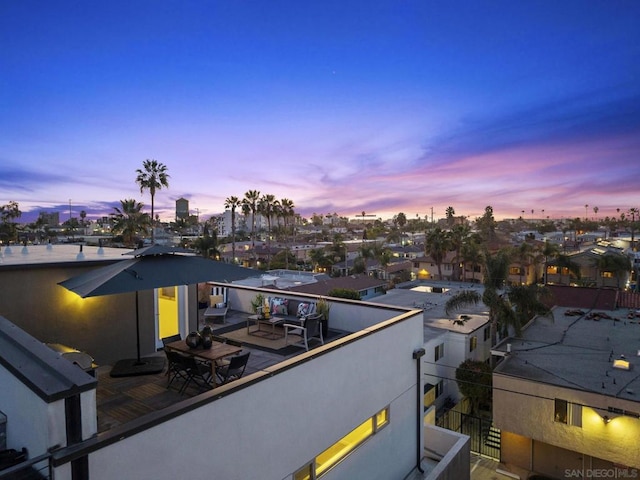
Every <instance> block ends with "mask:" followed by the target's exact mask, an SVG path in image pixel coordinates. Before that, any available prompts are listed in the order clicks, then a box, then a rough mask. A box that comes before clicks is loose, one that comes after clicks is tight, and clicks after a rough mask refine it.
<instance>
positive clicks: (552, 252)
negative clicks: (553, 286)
mask: <svg viewBox="0 0 640 480" xmlns="http://www.w3.org/2000/svg"><path fill="white" fill-rule="evenodd" d="M540 253H541V254H542V256H543V257H544V272H543V276H542V278H543V281H542V283H543V284H544V285H546V284H547V267H548V266H549V259H551V258H557V257H558V255H560V247H559V246H558V244H557V243H553V242H544V247H543V248H542V250H541V251H540Z"/></svg>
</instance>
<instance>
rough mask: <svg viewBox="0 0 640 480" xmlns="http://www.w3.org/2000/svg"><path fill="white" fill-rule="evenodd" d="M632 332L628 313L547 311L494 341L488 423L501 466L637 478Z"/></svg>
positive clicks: (637, 322) (639, 451)
mask: <svg viewBox="0 0 640 480" xmlns="http://www.w3.org/2000/svg"><path fill="white" fill-rule="evenodd" d="M567 288H568V287H567ZM586 293H588V292H586ZM589 297H590V298H591V300H592V305H593V299H594V296H593V294H591V295H589ZM596 298H597V295H596ZM585 300H586V297H585ZM639 329H640V318H638V316H637V315H636V312H635V311H632V310H631V311H630V310H620V309H610V310H600V309H597V307H596V308H595V309H590V308H585V309H580V308H577V307H575V306H574V307H556V308H554V309H553V318H551V317H536V318H534V319H533V320H532V321H531V322H530V323H529V324H528V325H527V326H526V327H525V328H524V329H523V331H522V335H521V336H519V337H517V338H516V337H510V338H507V339H505V340H503V341H502V342H501V343H500V344H499V345H497V346H496V348H495V349H494V351H493V353H494V354H495V355H498V356H500V357H501V358H502V360H501V362H500V363H499V364H498V366H497V367H496V369H495V371H494V373H493V420H494V423H495V424H496V426H497V427H498V428H500V429H501V432H502V433H501V436H502V438H501V455H502V458H501V461H502V463H503V464H504V465H505V469H506V470H507V471H511V472H512V473H518V474H519V475H520V478H528V477H527V475H529V474H531V473H536V474H540V475H546V476H550V477H552V478H595V477H594V476H593V475H594V473H593V472H596V473H595V475H597V472H601V473H602V472H606V473H605V474H606V475H608V476H609V477H610V478H635V477H636V476H637V475H638V469H640V444H638V442H637V438H638V436H640V400H639V399H638V392H639V391H640V378H639V377H638V373H637V370H638V368H640V364H639V362H638V359H639V358H640V357H639V356H638V341H637V339H638V331H639ZM589 472H591V473H589ZM634 472H635V473H634Z"/></svg>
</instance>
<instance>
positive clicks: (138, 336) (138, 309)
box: [136, 290, 142, 365]
mask: <svg viewBox="0 0 640 480" xmlns="http://www.w3.org/2000/svg"><path fill="white" fill-rule="evenodd" d="M139 304H140V302H138V290H136V344H137V348H138V362H137V363H138V365H140V364H141V363H142V361H141V360H140V307H139V306H138V305H139Z"/></svg>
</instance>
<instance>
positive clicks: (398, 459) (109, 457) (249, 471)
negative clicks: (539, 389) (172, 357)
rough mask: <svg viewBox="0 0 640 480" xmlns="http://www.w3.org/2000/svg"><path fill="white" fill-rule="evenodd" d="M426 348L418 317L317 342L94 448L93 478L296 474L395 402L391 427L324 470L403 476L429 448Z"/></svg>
mask: <svg viewBox="0 0 640 480" xmlns="http://www.w3.org/2000/svg"><path fill="white" fill-rule="evenodd" d="M355 335H358V334H355ZM421 346H422V317H421V316H420V315H416V316H414V317H412V318H410V319H408V320H405V321H402V322H398V323H396V324H394V325H392V326H390V327H388V328H384V329H380V330H377V331H376V332H375V333H373V334H371V335H368V336H363V337H362V338H361V339H359V340H358V341H356V342H353V343H349V344H345V345H343V346H341V347H340V348H337V349H335V348H334V349H331V346H330V345H328V346H325V347H324V348H325V349H326V348H328V349H331V351H329V352H328V353H327V354H325V355H319V356H318V355H317V353H318V351H319V350H313V351H311V352H309V353H307V354H305V355H308V356H311V357H313V356H316V358H314V359H313V360H312V361H309V362H305V363H301V364H299V365H296V366H295V367H294V368H290V369H288V370H282V371H281V369H282V368H283V365H282V364H280V365H279V366H278V365H277V366H274V367H272V368H270V369H269V370H270V371H273V372H274V373H277V374H275V375H273V376H271V377H265V378H264V380H263V381H260V382H258V383H255V384H253V385H250V386H248V387H247V388H244V389H242V390H239V391H237V392H235V393H233V394H230V395H228V396H226V397H222V398H219V399H217V400H215V401H213V402H212V403H210V404H207V405H205V406H203V407H201V408H199V409H197V410H195V411H192V412H189V413H187V414H184V415H182V416H180V417H177V418H175V419H172V420H170V421H167V422H165V423H162V424H160V425H158V426H156V427H153V428H150V429H148V430H145V431H143V432H141V433H139V434H137V435H134V436H132V437H129V438H125V439H123V440H121V441H118V442H116V443H114V444H112V445H108V446H106V447H105V448H103V449H101V450H99V451H97V452H94V453H92V454H90V456H89V468H90V475H91V478H92V480H102V479H104V480H107V479H109V480H110V479H113V478H154V479H156V480H161V479H171V480H173V479H175V478H186V477H190V478H208V477H209V476H211V477H212V478H214V477H215V478H224V479H225V480H234V479H238V480H246V479H251V478H260V479H284V478H289V476H290V475H291V474H292V473H293V472H294V471H295V470H297V469H298V468H300V467H302V466H303V465H304V464H305V463H306V462H309V461H311V460H312V459H313V458H314V457H315V456H316V455H318V454H319V453H321V452H322V451H323V450H325V449H326V448H327V447H329V446H331V445H332V444H333V443H335V442H336V441H337V440H339V439H340V438H341V437H343V436H344V435H345V434H347V433H349V432H350V431H351V430H352V429H354V428H355V427H356V426H358V425H359V424H360V423H362V422H363V421H364V420H365V419H367V418H368V417H371V416H372V415H374V414H375V413H376V412H378V411H379V410H381V409H383V408H384V407H385V406H387V405H389V406H390V412H389V414H390V417H389V418H390V423H389V425H388V426H387V427H385V428H384V429H382V430H381V431H380V432H379V433H377V434H376V435H374V436H373V437H371V438H369V439H368V440H367V441H366V443H365V444H363V445H362V446H361V447H359V448H358V449H357V450H356V451H354V452H353V453H352V454H351V455H349V456H348V457H347V458H345V459H344V460H343V461H342V462H341V463H340V464H338V465H337V466H336V467H335V468H334V469H333V470H332V471H330V472H328V473H327V474H326V475H325V478H327V479H343V478H344V479H352V478H367V479H370V480H371V479H380V480H388V479H390V478H403V477H404V476H405V475H406V474H407V473H408V472H410V471H411V469H412V468H413V467H414V466H415V465H416V463H417V458H416V456H417V453H416V452H417V448H418V447H420V448H421V445H420V446H419V445H418V444H417V442H418V441H419V440H418V439H417V428H418V427H417V423H416V422H420V423H421V421H422V420H421V415H418V413H417V408H416V407H417V399H416V389H420V393H422V383H421V382H419V384H416V381H417V378H416V377H417V375H416V373H417V372H416V360H414V359H413V358H412V353H413V351H414V350H415V349H417V348H420V347H421ZM296 358H299V357H296ZM258 375H262V373H257V374H253V375H250V376H248V377H245V378H244V379H243V380H240V382H249V381H250V380H251V379H252V378H254V377H255V376H258ZM221 388H222V389H224V388H226V387H221ZM219 391H222V390H219ZM207 395H212V396H215V395H216V392H215V391H213V392H210V393H208V394H207Z"/></svg>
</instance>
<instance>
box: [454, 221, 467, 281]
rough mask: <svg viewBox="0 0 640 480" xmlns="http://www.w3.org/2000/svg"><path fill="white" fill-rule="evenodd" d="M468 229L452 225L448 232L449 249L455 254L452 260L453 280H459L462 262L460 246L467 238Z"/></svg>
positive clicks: (465, 226) (463, 226) (459, 225)
mask: <svg viewBox="0 0 640 480" xmlns="http://www.w3.org/2000/svg"><path fill="white" fill-rule="evenodd" d="M469 233H470V229H469V227H468V226H467V225H462V224H458V225H454V226H453V227H452V228H451V231H450V232H449V242H450V248H451V250H453V251H454V252H455V257H454V259H453V280H455V281H459V280H460V277H461V275H460V263H461V262H462V246H463V245H464V244H465V242H466V240H467V237H468V236H469Z"/></svg>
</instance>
